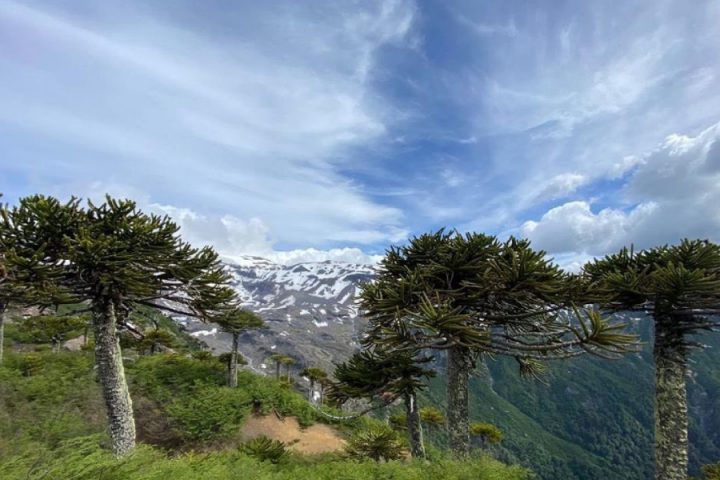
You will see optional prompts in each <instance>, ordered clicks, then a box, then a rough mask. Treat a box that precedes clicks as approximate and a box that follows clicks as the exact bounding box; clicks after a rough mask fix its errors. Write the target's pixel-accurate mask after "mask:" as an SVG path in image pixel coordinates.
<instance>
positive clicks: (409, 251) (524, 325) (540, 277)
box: [360, 230, 636, 456]
mask: <svg viewBox="0 0 720 480" xmlns="http://www.w3.org/2000/svg"><path fill="white" fill-rule="evenodd" d="M586 287H587V286H586V284H585V282H584V281H583V279H581V278H580V277H577V276H575V275H569V274H567V273H565V272H563V271H562V270H561V269H560V268H559V267H558V266H557V265H556V264H554V263H552V261H551V260H550V259H549V258H548V257H547V255H546V253H545V252H544V251H538V250H534V249H533V248H532V247H531V245H530V242H529V241H527V240H522V239H516V238H513V237H511V238H510V239H508V240H507V241H505V242H500V241H499V240H498V239H497V238H495V237H494V236H491V235H484V234H479V233H467V234H460V233H459V232H452V233H446V232H445V231H443V230H440V231H438V232H435V233H430V234H424V235H420V236H418V237H414V238H411V239H410V241H409V243H408V244H407V245H405V246H401V247H391V248H390V249H389V250H388V251H387V253H386V255H385V257H384V258H383V260H382V261H381V263H380V269H379V273H378V278H377V279H376V281H374V282H371V283H367V284H365V285H363V288H362V290H361V293H360V305H361V307H362V309H363V313H364V314H365V316H366V317H367V319H368V321H369V327H368V333H367V335H366V336H365V338H364V339H363V345H364V347H365V348H367V349H369V350H373V349H377V348H382V349H385V350H387V351H389V352H391V353H393V352H404V353H405V354H409V355H411V356H414V355H417V354H418V353H419V352H421V351H426V350H435V351H440V352H446V353H447V356H446V358H447V362H446V367H445V374H446V380H447V397H446V401H447V409H446V415H445V417H446V419H447V422H446V427H447V440H448V447H449V448H450V449H451V450H452V451H453V453H455V454H456V455H459V456H467V455H469V453H470V425H469V403H470V402H469V399H470V395H469V393H470V392H469V386H468V385H469V378H470V372H471V371H472V370H473V369H474V368H475V365H476V364H477V361H478V359H479V358H480V357H481V356H482V355H502V356H509V357H512V358H514V359H515V360H516V361H517V363H518V364H519V366H520V373H521V374H523V375H524V376H527V377H533V376H536V375H538V374H539V373H540V372H542V370H543V368H544V367H543V365H542V363H541V362H542V361H545V360H551V359H559V358H571V357H576V356H578V355H582V354H585V353H591V354H595V355H598V356H602V357H606V358H607V357H610V358H617V357H618V356H619V355H621V354H623V353H627V352H630V351H633V350H634V348H635V346H636V345H635V342H636V339H635V338H634V337H633V336H632V335H628V334H625V333H623V328H624V325H622V324H610V323H609V322H608V321H607V320H606V319H603V318H602V317H601V316H600V315H599V314H598V312H596V311H593V310H582V309H580V308H578V305H580V306H581V305H584V304H585V303H587V302H585V295H584V294H585V289H586ZM561 311H570V312H574V315H570V316H568V315H563V314H561ZM408 428H409V429H410V423H409V424H408Z"/></svg>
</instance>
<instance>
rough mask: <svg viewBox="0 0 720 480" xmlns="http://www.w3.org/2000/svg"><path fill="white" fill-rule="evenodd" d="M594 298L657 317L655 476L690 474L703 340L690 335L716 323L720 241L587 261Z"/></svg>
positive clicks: (662, 479)
mask: <svg viewBox="0 0 720 480" xmlns="http://www.w3.org/2000/svg"><path fill="white" fill-rule="evenodd" d="M583 273H584V275H585V277H586V278H587V280H588V282H590V283H591V284H592V285H593V287H594V288H593V295H592V296H591V297H590V299H591V300H593V301H596V302H598V303H600V304H602V305H603V306H604V307H605V308H608V309H612V310H636V311H642V312H645V313H647V314H649V315H650V316H652V318H653V321H654V324H655V345H654V357H655V388H656V392H655V396H656V401H655V406H656V412H655V427H656V428H655V431H656V434H655V438H656V446H655V449H656V451H655V462H656V478H657V479H658V480H679V479H685V478H687V468H688V427H687V425H688V420H687V416H688V411H687V408H688V406H687V391H686V385H685V377H686V374H687V363H688V355H689V353H690V351H691V350H692V349H694V348H701V347H702V345H701V344H700V343H698V342H697V341H696V340H694V339H693V337H692V335H693V334H695V333H698V332H701V331H711V330H716V329H717V328H718V327H720V322H718V321H717V318H716V317H713V315H716V314H718V313H720V246H719V245H717V244H715V243H712V242H709V241H707V240H687V239H686V240H682V241H681V242H680V243H679V244H678V245H672V246H662V247H657V248H653V249H649V250H643V251H640V252H635V251H634V250H633V249H632V248H630V249H628V248H623V249H622V250H620V252H618V253H616V254H612V255H608V256H606V257H605V258H602V259H599V260H596V261H593V262H591V263H588V264H587V265H586V266H585V267H584V272H583Z"/></svg>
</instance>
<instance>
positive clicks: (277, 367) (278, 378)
mask: <svg viewBox="0 0 720 480" xmlns="http://www.w3.org/2000/svg"><path fill="white" fill-rule="evenodd" d="M275 380H280V362H276V363H275Z"/></svg>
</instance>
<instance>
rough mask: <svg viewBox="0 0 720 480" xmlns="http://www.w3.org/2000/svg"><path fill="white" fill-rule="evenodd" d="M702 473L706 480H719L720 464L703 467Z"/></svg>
mask: <svg viewBox="0 0 720 480" xmlns="http://www.w3.org/2000/svg"><path fill="white" fill-rule="evenodd" d="M702 472H703V475H705V478H706V480H720V463H716V464H715V465H705V466H704V467H702Z"/></svg>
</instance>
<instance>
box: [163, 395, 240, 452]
mask: <svg viewBox="0 0 720 480" xmlns="http://www.w3.org/2000/svg"><path fill="white" fill-rule="evenodd" d="M251 403H252V402H251V399H250V397H249V396H248V395H247V394H246V393H245V392H243V391H241V390H237V389H234V388H227V387H214V386H206V385H204V386H201V387H199V388H194V389H193V393H192V395H187V396H184V397H181V398H178V399H177V400H174V401H173V402H172V403H170V405H168V407H167V413H168V416H169V417H170V421H171V424H173V425H174V426H175V428H176V430H177V431H178V433H179V434H180V435H181V436H182V437H184V438H185V439H186V440H189V441H205V440H213V439H218V438H223V437H227V436H228V435H230V434H231V433H233V432H235V431H237V429H238V428H239V427H240V424H241V423H242V421H243V419H244V418H245V416H246V415H247V414H248V413H249V411H250V405H251Z"/></svg>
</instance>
